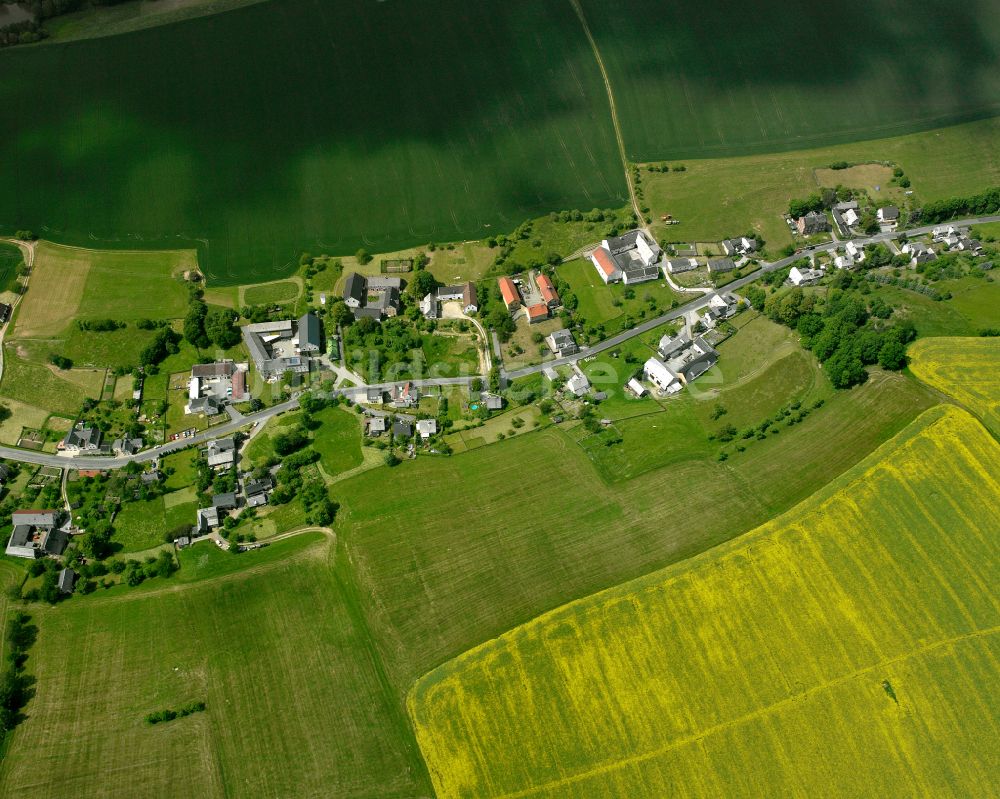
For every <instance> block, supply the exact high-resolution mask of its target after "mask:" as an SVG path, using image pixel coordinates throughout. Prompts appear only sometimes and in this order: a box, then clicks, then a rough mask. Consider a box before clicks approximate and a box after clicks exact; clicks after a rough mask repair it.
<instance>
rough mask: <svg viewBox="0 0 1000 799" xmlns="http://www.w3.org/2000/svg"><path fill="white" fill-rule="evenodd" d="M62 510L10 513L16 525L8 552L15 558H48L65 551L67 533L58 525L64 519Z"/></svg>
mask: <svg viewBox="0 0 1000 799" xmlns="http://www.w3.org/2000/svg"><path fill="white" fill-rule="evenodd" d="M62 517H63V514H62V511H58V510H16V511H14V512H13V513H12V514H11V515H10V521H11V524H12V525H13V528H14V529H13V530H12V531H11V534H10V538H9V539H8V541H7V547H6V549H5V552H6V553H7V554H8V555H10V556H11V557H14V558H27V559H29V560H34V559H35V558H44V557H47V556H49V555H61V554H62V552H63V550H64V549H65V548H66V535H65V533H64V532H63V531H62V530H59V529H58V524H59V523H60V522H61V521H62Z"/></svg>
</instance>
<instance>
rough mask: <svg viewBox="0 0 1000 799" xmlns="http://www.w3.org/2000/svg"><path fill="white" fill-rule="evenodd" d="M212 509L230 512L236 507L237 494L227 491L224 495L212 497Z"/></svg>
mask: <svg viewBox="0 0 1000 799" xmlns="http://www.w3.org/2000/svg"><path fill="white" fill-rule="evenodd" d="M212 507H213V508H218V509H220V510H228V509H230V508H235V507H236V493H235V492H233V491H227V492H226V493H224V494H216V495H215V496H214V497H212Z"/></svg>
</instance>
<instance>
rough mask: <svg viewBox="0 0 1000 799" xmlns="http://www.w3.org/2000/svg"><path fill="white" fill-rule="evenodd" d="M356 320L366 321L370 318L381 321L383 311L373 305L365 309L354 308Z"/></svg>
mask: <svg viewBox="0 0 1000 799" xmlns="http://www.w3.org/2000/svg"><path fill="white" fill-rule="evenodd" d="M352 311H353V313H354V318H355V319H364V318H365V317H368V318H369V319H381V318H382V311H380V310H379V309H378V308H377V307H376V306H374V305H371V306H367V307H364V308H353V309H352Z"/></svg>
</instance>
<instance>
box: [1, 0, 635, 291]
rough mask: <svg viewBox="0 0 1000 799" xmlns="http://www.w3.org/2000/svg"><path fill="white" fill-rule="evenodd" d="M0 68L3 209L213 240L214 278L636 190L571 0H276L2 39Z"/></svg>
mask: <svg viewBox="0 0 1000 799" xmlns="http://www.w3.org/2000/svg"><path fill="white" fill-rule="evenodd" d="M0 75H2V76H3V78H2V79H0V107H2V108H3V109H4V111H3V112H2V114H0V138H2V140H3V141H4V142H5V145H6V147H5V157H4V158H3V159H2V162H0V187H2V188H0V219H2V220H3V225H4V226H5V227H3V228H0V230H8V228H10V229H14V228H17V227H30V228H32V229H34V230H35V231H36V232H38V233H40V234H41V235H44V236H45V237H47V238H53V239H56V240H57V241H64V242H68V243H73V244H81V245H83V244H87V245H89V246H122V247H136V246H149V247H156V248H164V247H170V248H176V247H179V246H189V245H190V244H191V243H192V242H194V241H196V240H204V241H203V242H201V248H200V249H201V253H200V256H201V259H202V264H203V267H204V268H205V269H206V270H207V273H208V275H209V277H210V279H211V280H212V281H213V282H215V283H239V282H253V281H259V280H264V279H268V278H273V277H277V276H280V275H281V274H282V273H283V272H286V271H289V270H291V269H292V268H294V267H295V266H297V263H298V260H297V259H298V255H299V253H300V252H301V251H302V250H311V251H314V252H316V251H327V252H336V253H353V252H354V251H355V250H356V249H357V248H358V247H360V246H365V247H367V248H368V249H370V250H372V251H376V250H379V251H385V250H393V249H397V248H401V247H404V246H410V245H412V244H418V243H424V242H427V241H429V240H437V241H449V240H457V239H469V238H479V237H482V236H483V235H485V234H487V233H489V232H490V231H491V230H493V231H496V232H501V231H506V230H509V229H511V228H513V227H514V226H515V225H516V224H518V223H519V222H520V221H521V220H523V219H525V218H527V217H531V216H537V215H538V214H539V213H543V212H546V211H548V210H550V209H553V208H573V207H581V208H592V207H594V206H600V207H608V206H619V205H621V204H622V203H623V202H624V199H625V185H624V176H623V175H622V172H621V167H620V164H619V162H618V157H617V153H616V147H615V144H614V135H613V131H612V127H611V121H610V115H609V112H608V105H607V99H606V95H605V91H604V87H603V84H602V82H601V78H600V74H599V72H598V69H597V66H596V64H595V62H594V59H593V57H592V55H591V53H590V51H589V50H588V49H586V45H585V42H584V40H583V37H582V33H581V29H580V25H579V23H578V21H577V19H576V17H575V15H574V14H573V10H572V8H571V7H570V5H569V3H568V2H566V3H534V2H528V0H515V1H514V2H499V0H488V1H487V2H479V3H466V2H460V0H440V1H439V2H434V3H421V4H420V5H419V6H417V5H416V4H414V3H406V2H391V3H376V2H373V0H365V2H359V1H358V0H354V2H338V3H330V2H323V1H322V0H282V1H281V2H270V3H262V4H259V5H254V6H250V7H247V8H243V9H241V10H238V11H233V12H230V13H226V14H218V15H214V16H208V17H202V18H200V19H195V20H191V21H188V22H184V23H181V24H177V25H166V26H161V27H157V28H153V29H150V30H145V31H140V32H137V33H132V34H128V35H123V36H117V37H110V38H105V39H97V40H89V41H81V42H75V43H71V44H65V45H58V44H52V45H46V46H44V47H35V48H27V49H14V50H8V51H5V52H3V53H0ZM8 232H9V231H8Z"/></svg>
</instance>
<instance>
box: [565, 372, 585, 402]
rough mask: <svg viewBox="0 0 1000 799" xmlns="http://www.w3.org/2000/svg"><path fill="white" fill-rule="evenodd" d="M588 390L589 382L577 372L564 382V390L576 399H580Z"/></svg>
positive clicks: (583, 375)
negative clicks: (576, 397)
mask: <svg viewBox="0 0 1000 799" xmlns="http://www.w3.org/2000/svg"><path fill="white" fill-rule="evenodd" d="M589 389H590V381H589V380H588V379H587V376H586V375H585V374H583V373H582V372H577V373H576V374H575V375H573V376H572V377H571V378H570V379H569V380H567V381H566V390H567V391H571V392H572V393H573V394H575V395H576V396H578V397H582V396H583V395H584V394H586V393H587V391H588V390H589Z"/></svg>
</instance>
